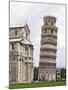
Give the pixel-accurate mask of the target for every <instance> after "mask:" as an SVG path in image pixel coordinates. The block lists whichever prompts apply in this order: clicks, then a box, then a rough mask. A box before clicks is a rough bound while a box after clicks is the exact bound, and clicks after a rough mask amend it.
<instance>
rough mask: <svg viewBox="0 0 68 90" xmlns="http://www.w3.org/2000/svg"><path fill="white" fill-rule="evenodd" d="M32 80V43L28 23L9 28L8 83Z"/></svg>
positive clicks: (29, 81)
mask: <svg viewBox="0 0 68 90" xmlns="http://www.w3.org/2000/svg"><path fill="white" fill-rule="evenodd" d="M31 82H33V45H32V43H31V41H30V29H29V27H28V25H27V24H26V25H24V26H15V27H10V28H9V83H31Z"/></svg>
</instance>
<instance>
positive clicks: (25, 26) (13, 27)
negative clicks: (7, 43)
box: [9, 24, 30, 31]
mask: <svg viewBox="0 0 68 90" xmlns="http://www.w3.org/2000/svg"><path fill="white" fill-rule="evenodd" d="M17 28H25V29H26V28H28V30H29V31H30V29H29V26H28V25H27V24H25V25H17V26H10V27H9V29H10V30H11V29H17ZM26 30H27V29H26Z"/></svg>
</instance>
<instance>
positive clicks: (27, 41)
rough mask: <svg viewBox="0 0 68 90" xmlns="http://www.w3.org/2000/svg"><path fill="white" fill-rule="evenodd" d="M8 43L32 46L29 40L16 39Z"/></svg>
mask: <svg viewBox="0 0 68 90" xmlns="http://www.w3.org/2000/svg"><path fill="white" fill-rule="evenodd" d="M9 42H10V43H11V42H21V43H22V44H29V45H32V43H31V42H30V41H29V40H26V39H24V38H16V39H10V40H9Z"/></svg>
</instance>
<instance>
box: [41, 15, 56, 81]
mask: <svg viewBox="0 0 68 90" xmlns="http://www.w3.org/2000/svg"><path fill="white" fill-rule="evenodd" d="M55 24H56V18H55V17H53V16H46V17H44V25H43V26H42V30H41V47H40V63H39V80H42V81H50V80H54V81H55V80H56V51H57V27H56V25H55Z"/></svg>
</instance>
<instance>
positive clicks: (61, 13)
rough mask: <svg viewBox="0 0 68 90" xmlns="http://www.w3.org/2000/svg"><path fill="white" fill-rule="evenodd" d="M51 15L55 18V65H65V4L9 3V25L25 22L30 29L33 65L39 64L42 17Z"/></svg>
mask: <svg viewBox="0 0 68 90" xmlns="http://www.w3.org/2000/svg"><path fill="white" fill-rule="evenodd" d="M47 15H51V16H55V17H56V18H57V21H56V26H57V27H58V39H57V44H58V46H57V58H56V62H57V67H65V6H64V5H57V4H38V3H23V2H11V3H10V26H16V25H20V24H22V25H24V24H25V23H26V22H27V24H28V25H29V28H30V31H31V33H30V34H31V35H30V36H31V37H30V38H31V41H32V44H33V45H34V66H38V64H39V60H40V58H39V54H40V40H41V26H42V25H43V24H44V22H43V17H44V16H47Z"/></svg>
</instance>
